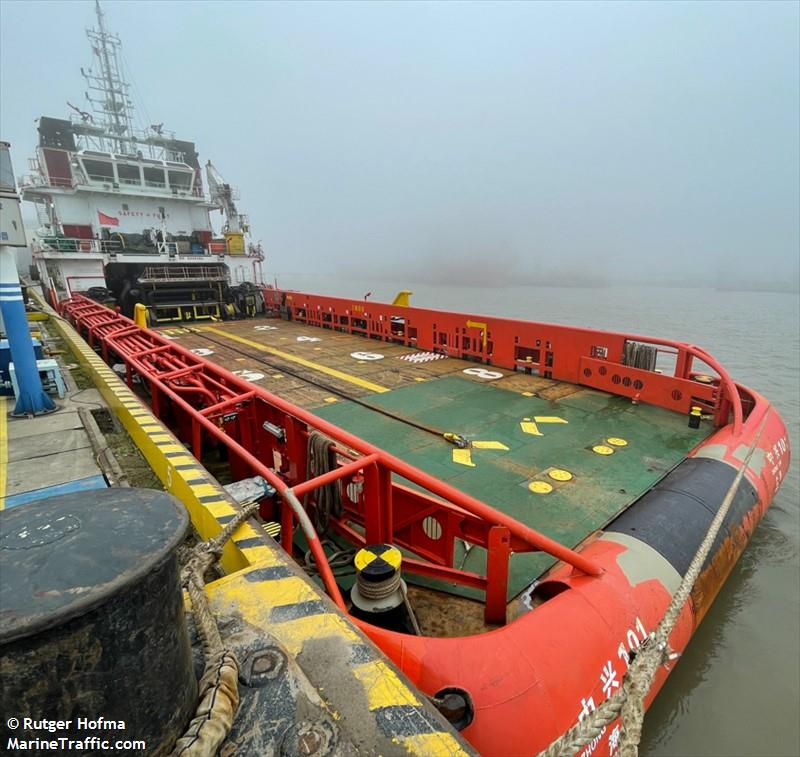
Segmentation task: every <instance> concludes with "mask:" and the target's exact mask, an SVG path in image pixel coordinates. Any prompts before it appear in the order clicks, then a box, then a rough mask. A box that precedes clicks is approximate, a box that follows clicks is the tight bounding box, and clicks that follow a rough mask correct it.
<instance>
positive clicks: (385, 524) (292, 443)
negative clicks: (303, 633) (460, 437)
mask: <svg viewBox="0 0 800 757" xmlns="http://www.w3.org/2000/svg"><path fill="white" fill-rule="evenodd" d="M61 309H62V312H63V313H64V314H65V315H66V317H67V318H69V319H70V320H71V321H72V322H73V323H74V324H75V326H76V327H77V328H78V330H79V332H80V333H81V334H82V335H83V336H84V337H85V338H86V339H87V341H88V342H89V344H90V345H92V346H93V347H96V348H99V349H100V351H101V353H102V355H103V358H104V359H105V360H106V361H107V362H109V361H122V362H124V363H125V366H126V371H127V380H128V383H129V385H130V386H131V387H134V377H139V380H140V381H141V382H143V386H144V387H145V388H146V389H147V391H148V393H149V395H150V404H151V406H152V409H153V412H154V413H155V414H156V415H157V416H158V417H159V418H160V419H161V420H162V421H164V422H165V423H166V424H167V425H168V426H169V427H170V428H172V429H173V431H174V432H175V434H176V436H177V437H178V438H179V439H180V440H181V441H182V442H184V443H185V444H187V445H188V446H190V447H191V449H192V450H193V452H194V454H195V456H196V457H197V458H198V459H201V458H202V456H203V453H204V450H205V451H207V450H208V449H209V447H219V446H224V447H225V448H226V450H227V453H228V460H229V463H230V468H231V476H232V478H233V479H234V480H239V479H242V478H246V477H249V476H252V475H261V476H263V477H264V478H265V479H266V480H267V481H268V482H269V483H270V484H271V485H272V486H274V487H275V489H276V490H277V491H278V492H279V494H280V496H281V498H282V502H281V503H279V504H278V505H275V504H273V503H267V504H265V505H264V507H263V509H262V515H263V517H265V518H273V517H279V518H280V520H281V525H282V529H281V539H282V544H283V547H284V549H285V550H286V551H287V552H289V553H291V551H292V548H293V545H292V534H293V531H294V526H295V525H296V523H297V522H299V523H300V525H301V526H302V527H303V529H304V531H305V533H306V537H307V539H308V541H309V546H310V548H311V550H312V552H313V554H314V557H315V560H316V562H317V565H318V567H319V571H320V576H321V578H322V579H323V582H324V584H325V586H326V589H327V590H328V593H329V594H330V595H331V597H332V598H333V599H334V600H335V601H336V602H337V603H338V604H339V605H340V606H341V607H343V608H344V602H343V600H342V598H341V595H340V593H339V589H338V587H337V585H336V582H335V580H334V577H333V574H332V573H331V570H330V567H329V566H328V563H327V559H326V557H325V554H324V551H323V550H322V547H321V545H320V542H319V539H318V538H317V535H316V534H314V533H313V528H312V527H310V522H309V520H308V517H307V515H306V514H305V512H304V511H303V510H302V509H301V506H300V504H299V501H298V498H299V497H304V496H305V495H307V494H308V495H309V505H310V507H311V508H313V507H314V493H315V492H316V491H317V490H318V489H319V488H320V487H321V486H325V485H327V484H330V483H332V482H334V481H340V482H341V491H340V493H341V499H342V507H343V511H342V513H341V516H340V517H332V518H331V528H333V530H334V531H335V532H337V533H339V534H340V535H343V536H345V537H346V538H347V539H349V540H350V541H351V542H352V543H354V544H356V545H363V544H374V543H381V542H388V543H393V544H397V545H398V546H401V547H404V548H406V549H408V550H410V551H412V552H414V553H415V554H416V555H417V558H415V559H408V560H405V561H404V564H405V567H406V569H407V570H408V571H410V572H412V573H416V574H419V575H424V576H429V577H432V578H436V579H439V580H443V581H449V582H454V583H458V584H461V585H464V586H469V587H472V588H476V589H479V590H482V591H483V592H485V597H486V605H485V615H486V619H487V621H489V622H493V623H502V622H504V621H505V609H506V602H507V586H508V562H509V558H510V555H511V553H512V552H528V551H542V552H546V553H547V554H549V555H551V556H552V557H553V558H555V559H557V560H562V561H564V562H565V563H568V564H570V565H572V566H573V567H574V568H576V569H577V570H579V571H582V572H583V573H585V574H587V575H595V576H596V575H599V574H600V573H601V569H600V568H599V567H598V566H597V564H596V563H594V562H593V561H591V560H589V559H587V558H585V557H584V556H582V555H581V554H580V553H578V552H576V551H574V550H572V549H569V548H568V547H565V546H563V545H562V544H559V543H558V542H556V541H553V540H552V539H550V538H548V537H547V536H545V535H544V534H542V533H540V532H538V531H536V530H535V529H532V528H530V527H528V526H526V525H524V524H522V523H520V522H519V521H517V520H515V519H514V518H511V517H510V516H508V515H506V514H504V513H502V512H500V511H498V510H496V509H495V508H493V507H491V506H489V505H487V504H486V503H484V502H481V501H480V500H477V499H475V498H474V497H470V496H469V495H467V494H465V493H463V492H461V491H459V490H458V489H455V488H454V487H452V486H450V485H449V484H446V483H444V482H443V481H440V480H438V479H436V478H434V477H433V476H430V475H429V474H427V473H425V472H423V471H421V470H419V469H418V468H415V467H414V466H412V465H409V464H408V463H406V462H404V461H402V460H400V459H399V458H397V457H394V456H393V455H390V454H389V453H387V452H386V451H384V450H382V449H379V448H378V447H375V446H373V445H371V444H369V443H367V442H365V441H364V440H363V439H360V438H359V437H357V436H355V435H353V434H350V433H348V432H346V431H344V430H342V429H340V428H338V427H337V426H335V425H334V424H332V423H329V422H327V421H325V420H323V419H321V418H318V417H317V416H315V415H314V414H313V413H310V412H308V411H306V410H303V409H302V408H299V407H297V406H295V405H293V404H292V403H290V402H287V401H286V400H284V399H282V398H280V397H278V396H277V395H274V394H272V393H270V392H268V391H266V390H265V389H262V388H261V387H257V386H254V385H253V384H250V383H248V382H247V381H245V380H244V379H241V378H239V377H237V376H234V375H233V374H232V373H230V372H229V371H227V370H225V369H224V368H222V367H221V366H219V365H217V364H215V363H212V362H210V361H208V360H205V359H204V358H202V357H199V356H197V355H195V354H193V353H192V352H190V351H188V350H186V349H184V348H182V347H180V346H179V345H177V344H175V343H174V342H171V341H170V340H167V339H165V338H164V337H162V336H161V335H159V334H158V333H157V332H154V331H150V330H149V329H143V328H140V327H139V326H137V325H136V324H135V323H134V322H133V321H131V320H130V319H128V318H125V317H124V316H122V315H120V314H118V313H114V312H113V311H111V310H109V309H108V308H106V307H104V306H102V305H99V304H97V303H95V302H93V301H92V300H90V299H88V298H86V297H83V296H81V295H76V296H75V297H73V298H72V299H71V300H68V301H66V302H65V303H62V306H61ZM314 430H316V431H319V432H321V433H323V434H325V435H327V436H328V437H330V438H331V439H332V440H333V441H334V443H335V450H336V452H337V454H338V458H339V460H338V468H337V469H335V470H332V471H330V472H328V473H324V474H322V475H320V476H317V477H314V478H308V476H307V475H306V470H307V467H306V466H307V459H308V438H309V434H310V433H311V432H312V431H314ZM276 432H277V433H276ZM264 461H271V462H272V465H269V464H267V463H265V462H264ZM394 476H398V477H401V478H402V479H404V480H405V481H406V482H411V483H412V484H414V485H416V486H418V487H421V488H422V489H424V490H425V491H424V492H420V491H417V490H416V489H412V488H410V487H408V486H405V485H404V484H403V483H402V482H398V481H396V480H394V478H393V477H394ZM458 540H461V541H463V542H466V543H467V544H471V545H477V546H480V547H483V548H484V549H486V551H487V569H486V574H485V575H479V574H476V573H472V572H469V571H464V570H460V569H458V568H455V567H453V562H454V548H455V544H456V542H457V541H458Z"/></svg>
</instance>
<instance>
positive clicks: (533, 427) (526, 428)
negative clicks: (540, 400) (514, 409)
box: [519, 392, 569, 436]
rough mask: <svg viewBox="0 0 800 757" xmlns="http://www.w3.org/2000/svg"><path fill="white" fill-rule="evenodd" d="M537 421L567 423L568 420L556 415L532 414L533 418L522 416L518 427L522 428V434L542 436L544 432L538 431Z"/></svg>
mask: <svg viewBox="0 0 800 757" xmlns="http://www.w3.org/2000/svg"><path fill="white" fill-rule="evenodd" d="M523 394H524V392H523ZM539 423H569V421H566V420H564V419H563V418H559V417H558V416H557V415H534V416H533V418H523V419H522V420H521V421H520V422H519V427H520V428H521V429H522V433H523V434H531V435H532V436H544V434H543V433H542V432H541V431H539V426H538V425H537V424H539Z"/></svg>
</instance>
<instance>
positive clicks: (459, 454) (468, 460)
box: [453, 449, 475, 468]
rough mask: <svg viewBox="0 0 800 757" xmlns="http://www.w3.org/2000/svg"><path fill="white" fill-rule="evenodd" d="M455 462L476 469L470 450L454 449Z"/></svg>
mask: <svg viewBox="0 0 800 757" xmlns="http://www.w3.org/2000/svg"><path fill="white" fill-rule="evenodd" d="M453 462H454V463H458V464H459V465H466V466H468V467H470V468H474V467H475V463H473V462H472V453H471V452H470V451H469V449H454V450H453Z"/></svg>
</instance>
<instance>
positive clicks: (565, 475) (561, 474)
mask: <svg viewBox="0 0 800 757" xmlns="http://www.w3.org/2000/svg"><path fill="white" fill-rule="evenodd" d="M547 475H548V476H550V478H552V479H553V481H572V479H573V478H575V477H574V476H573V475H572V474H571V473H570V472H569V471H568V470H564V469H563V468H552V469H550V470H549V471H547Z"/></svg>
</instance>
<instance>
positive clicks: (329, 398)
mask: <svg viewBox="0 0 800 757" xmlns="http://www.w3.org/2000/svg"><path fill="white" fill-rule="evenodd" d="M338 401H339V400H337V399H336V397H326V398H325V402H327V403H328V404H330V403H331V402H338Z"/></svg>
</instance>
